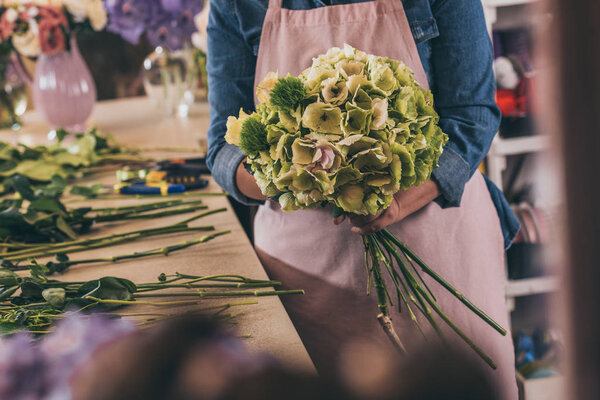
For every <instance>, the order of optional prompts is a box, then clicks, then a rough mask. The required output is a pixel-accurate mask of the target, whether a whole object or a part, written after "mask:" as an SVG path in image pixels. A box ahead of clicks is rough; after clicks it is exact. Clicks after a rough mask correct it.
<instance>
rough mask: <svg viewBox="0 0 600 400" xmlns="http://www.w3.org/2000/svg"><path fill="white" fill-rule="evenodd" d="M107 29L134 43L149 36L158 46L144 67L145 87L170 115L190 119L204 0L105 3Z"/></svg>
mask: <svg viewBox="0 0 600 400" xmlns="http://www.w3.org/2000/svg"><path fill="white" fill-rule="evenodd" d="M105 6H106V10H107V12H108V16H109V22H108V26H107V30H108V31H110V32H113V33H116V34H118V35H120V36H121V37H123V38H124V39H125V40H127V41H128V42H130V43H132V44H137V43H138V42H139V40H140V37H141V36H142V35H144V34H145V36H146V38H147V40H148V42H149V43H150V44H151V45H152V46H153V47H155V51H154V52H153V53H152V54H150V55H149V56H148V57H147V58H146V60H145V61H144V64H143V69H142V72H143V78H144V88H145V90H146V93H147V94H148V96H149V97H150V99H151V100H152V102H153V103H154V104H155V105H156V106H157V107H158V108H160V109H162V110H163V111H164V112H165V114H166V115H179V116H186V115H187V113H188V110H189V107H190V105H191V103H192V102H193V101H194V91H195V89H196V85H197V82H198V75H199V74H200V71H199V69H198V68H197V66H196V61H197V59H198V58H197V57H195V55H194V49H193V47H192V44H191V40H192V36H193V34H194V33H195V32H196V31H197V27H196V24H195V22H194V18H195V16H197V15H198V14H199V13H200V12H201V11H202V9H203V7H204V1H203V0H105Z"/></svg>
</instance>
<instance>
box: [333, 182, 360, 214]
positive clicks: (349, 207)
mask: <svg viewBox="0 0 600 400" xmlns="http://www.w3.org/2000/svg"><path fill="white" fill-rule="evenodd" d="M364 194H365V193H364V190H363V188H362V187H361V186H359V185H346V186H344V187H342V188H340V190H339V195H338V197H337V205H338V207H340V208H341V209H343V210H344V211H346V212H349V213H359V212H360V213H363V214H364V212H362V208H363V198H364Z"/></svg>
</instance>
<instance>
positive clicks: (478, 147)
mask: <svg viewBox="0 0 600 400" xmlns="http://www.w3.org/2000/svg"><path fill="white" fill-rule="evenodd" d="M432 12H433V15H434V18H435V20H436V23H437V26H438V29H439V32H440V34H439V36H438V37H436V38H435V39H433V40H432V41H431V73H432V75H433V76H432V78H433V79H432V81H433V87H432V91H433V93H434V98H435V102H436V108H437V110H438V112H439V114H440V127H441V128H442V130H443V131H444V132H446V133H447V134H448V136H449V137H450V141H449V143H448V145H447V146H446V149H445V151H444V153H443V154H442V157H441V158H440V167H439V168H438V169H436V170H434V172H433V179H434V180H435V181H436V182H437V183H438V185H439V186H440V189H441V191H442V194H443V196H442V197H443V198H441V199H439V201H438V202H439V203H440V205H441V206H442V207H457V206H459V205H460V200H461V198H462V194H463V191H464V187H465V184H466V183H467V182H468V181H469V179H470V178H471V176H473V174H474V173H475V171H476V170H477V167H478V166H479V164H481V161H482V160H483V158H484V157H485V155H486V154H487V152H488V150H489V148H490V145H491V143H492V139H493V138H494V135H495V134H496V132H497V130H498V126H499V124H500V118H501V116H500V110H499V109H498V107H497V106H496V103H495V100H494V92H495V83H494V74H493V71H492V61H493V55H492V46H491V41H490V38H489V36H488V33H487V28H486V25H485V18H484V14H483V8H482V5H481V1H480V0H436V1H433V2H432Z"/></svg>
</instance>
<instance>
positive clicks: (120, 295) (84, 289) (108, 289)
mask: <svg viewBox="0 0 600 400" xmlns="http://www.w3.org/2000/svg"><path fill="white" fill-rule="evenodd" d="M136 291H137V287H136V286H135V284H134V283H133V282H131V281H130V280H128V279H123V278H116V277H114V276H106V277H104V278H100V279H94V280H91V281H88V282H86V283H84V284H83V285H81V286H80V287H79V290H78V291H77V293H78V294H79V295H80V297H81V298H85V297H86V296H93V297H97V298H99V299H103V300H126V301H130V300H133V293H135V292H136ZM117 307H118V305H117Z"/></svg>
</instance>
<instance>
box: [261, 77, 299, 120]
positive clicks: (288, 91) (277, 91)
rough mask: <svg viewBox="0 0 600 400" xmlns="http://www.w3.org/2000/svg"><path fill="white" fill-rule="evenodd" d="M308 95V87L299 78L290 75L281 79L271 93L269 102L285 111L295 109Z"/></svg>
mask: <svg viewBox="0 0 600 400" xmlns="http://www.w3.org/2000/svg"><path fill="white" fill-rule="evenodd" d="M305 96H306V88H305V87H304V84H303V83H302V81H301V80H300V79H299V78H295V77H293V76H290V75H288V76H287V77H285V78H281V79H279V81H278V82H277V83H276V84H275V86H274V87H273V89H272V90H271V93H270V100H269V103H270V104H271V105H272V106H274V107H277V108H278V109H280V110H283V111H288V112H289V111H290V110H295V109H296V107H297V106H298V104H300V101H302V99H304V97H305Z"/></svg>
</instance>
